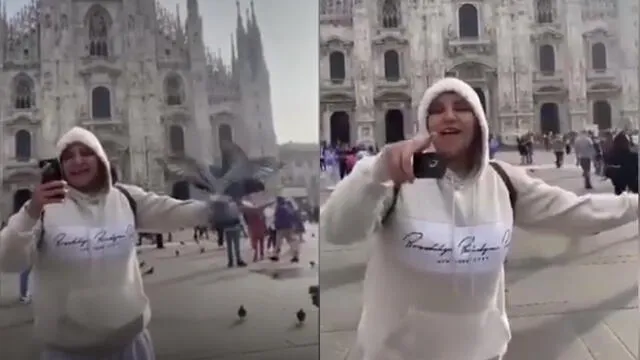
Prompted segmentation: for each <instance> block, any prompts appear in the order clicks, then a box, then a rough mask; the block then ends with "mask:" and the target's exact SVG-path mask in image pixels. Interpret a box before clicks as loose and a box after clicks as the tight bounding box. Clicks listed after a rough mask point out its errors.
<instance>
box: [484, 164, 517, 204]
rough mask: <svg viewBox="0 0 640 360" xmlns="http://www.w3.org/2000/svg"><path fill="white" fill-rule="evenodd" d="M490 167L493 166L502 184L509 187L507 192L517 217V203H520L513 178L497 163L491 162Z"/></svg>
mask: <svg viewBox="0 0 640 360" xmlns="http://www.w3.org/2000/svg"><path fill="white" fill-rule="evenodd" d="M489 165H491V167H492V168H493V170H494V171H495V172H496V173H498V176H500V178H501V179H502V182H503V183H504V185H505V186H506V187H507V191H508V192H509V202H510V203H511V211H512V212H513V215H514V216H515V213H516V201H518V192H517V191H516V188H515V187H514V186H513V183H512V182H511V178H510V177H509V175H507V173H506V172H505V171H504V169H503V168H502V166H501V165H500V164H498V163H497V162H495V161H491V162H489Z"/></svg>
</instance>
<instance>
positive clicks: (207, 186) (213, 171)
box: [158, 141, 284, 226]
mask: <svg viewBox="0 0 640 360" xmlns="http://www.w3.org/2000/svg"><path fill="white" fill-rule="evenodd" d="M220 150H221V153H222V164H221V166H219V167H218V166H213V165H210V166H207V165H205V164H203V163H202V162H200V161H198V160H196V159H193V158H188V159H186V161H184V162H182V163H181V165H176V164H170V163H167V162H165V161H164V160H163V159H158V162H159V163H160V164H161V165H162V166H163V167H164V168H165V169H166V170H168V171H169V172H172V173H174V174H176V175H178V176H179V177H181V178H182V179H183V180H185V181H187V182H189V183H191V184H192V185H193V186H195V187H196V188H198V189H200V190H203V191H205V192H207V193H209V194H210V195H212V197H211V199H212V206H213V209H214V213H215V218H214V219H211V222H212V223H213V224H214V226H215V224H226V223H232V222H234V221H235V220H236V219H238V218H239V217H240V216H241V213H240V212H239V211H238V209H237V208H236V209H235V210H234V206H232V204H233V203H235V204H240V200H241V199H242V198H243V197H244V196H247V195H250V194H253V193H257V192H261V191H264V190H265V185H264V182H265V181H266V180H267V179H268V178H270V177H271V176H273V175H274V174H275V173H277V172H278V171H279V170H280V169H281V168H282V167H283V165H284V164H283V163H281V162H279V161H278V160H277V159H275V158H273V157H262V158H257V159H249V157H248V156H247V154H246V153H245V152H244V151H243V150H242V148H240V146H238V145H237V144H235V143H234V142H232V141H223V142H221V144H220ZM269 205H271V204H263V205H262V206H261V207H267V206H269Z"/></svg>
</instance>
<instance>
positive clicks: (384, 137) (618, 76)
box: [320, 0, 640, 145]
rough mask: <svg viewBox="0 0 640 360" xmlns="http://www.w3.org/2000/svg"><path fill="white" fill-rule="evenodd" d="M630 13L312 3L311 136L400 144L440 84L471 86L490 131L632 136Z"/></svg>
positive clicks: (624, 5)
mask: <svg viewBox="0 0 640 360" xmlns="http://www.w3.org/2000/svg"><path fill="white" fill-rule="evenodd" d="M638 17H639V14H638V6H637V5H636V4H635V3H634V2H633V1H620V0H612V1H602V0H584V1H571V0H531V1H523V0H514V1H508V2H505V1H463V2H459V1H445V0H435V1H426V0H412V1H408V0H405V1H401V0H376V1H359V0H321V1H320V38H321V40H320V73H321V83H320V96H321V100H320V118H321V122H320V127H321V129H320V133H321V138H322V139H323V140H326V141H328V142H331V143H336V142H347V143H351V144H357V143H377V144H379V145H380V144H384V143H386V142H393V141H397V140H401V139H404V138H407V137H409V136H411V135H412V134H413V133H414V132H415V131H416V130H417V128H418V126H419V124H418V123H417V121H416V113H417V107H418V103H419V101H420V98H421V96H422V94H423V92H424V90H425V89H426V88H427V87H428V86H429V85H431V84H433V83H434V82H435V81H436V80H438V79H440V78H442V77H443V76H456V77H459V78H461V79H463V80H465V81H467V82H468V83H469V84H471V86H473V87H474V88H475V90H476V92H477V93H478V95H479V96H480V99H481V101H482V103H483V105H484V107H485V109H486V111H487V115H488V121H489V123H490V127H491V131H492V132H494V133H501V134H503V135H509V134H519V133H524V132H527V131H533V132H536V133H548V132H554V133H564V132H567V131H570V130H582V129H585V128H592V127H597V128H600V129H608V128H612V127H613V128H627V127H633V128H637V127H638V98H639V97H640V94H639V92H638V40H639V39H638V38H639V36H638V33H639V32H638V31H639V30H638Z"/></svg>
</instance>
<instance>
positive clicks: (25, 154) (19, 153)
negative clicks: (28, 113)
mask: <svg viewBox="0 0 640 360" xmlns="http://www.w3.org/2000/svg"><path fill="white" fill-rule="evenodd" d="M15 155H16V160H17V161H20V162H26V161H29V160H30V159H31V133H29V132H28V131H27V130H18V132H16V135H15Z"/></svg>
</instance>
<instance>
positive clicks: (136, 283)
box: [0, 127, 213, 360]
mask: <svg viewBox="0 0 640 360" xmlns="http://www.w3.org/2000/svg"><path fill="white" fill-rule="evenodd" d="M57 151H58V160H59V163H60V167H61V170H62V176H63V179H64V180H60V181H57V180H55V181H51V182H48V183H44V184H41V185H38V186H36V188H35V190H34V192H33V195H32V198H31V200H30V201H29V202H27V203H26V204H25V205H24V206H23V207H22V209H21V210H20V211H19V212H18V213H16V214H15V215H13V216H12V217H11V218H10V219H9V223H8V225H7V227H5V228H4V229H3V230H2V231H1V232H0V268H1V270H2V271H7V272H20V271H23V270H26V269H28V268H29V267H32V270H31V276H32V278H33V292H32V294H31V295H32V301H33V312H34V319H35V322H34V330H35V334H36V337H37V338H39V340H41V341H42V342H43V343H44V350H43V353H42V356H41V359H43V360H50V359H51V360H53V359H56V360H58V359H60V360H67V359H68V360H76V359H77V360H89V359H97V358H117V359H122V360H129V359H136V360H151V359H155V355H154V351H153V345H152V341H151V338H150V335H149V332H148V331H147V330H146V327H147V324H148V323H149V319H150V316H151V310H150V307H149V299H148V298H147V296H146V294H145V292H144V288H143V284H142V279H141V275H140V270H139V266H138V261H137V256H136V250H135V242H136V228H143V229H149V230H153V231H156V232H169V231H175V230H178V229H179V228H185V227H193V226H196V225H199V224H203V223H208V222H210V220H211V218H212V215H213V212H212V211H211V210H210V209H211V208H212V206H210V204H207V203H205V202H198V201H179V200H175V199H173V198H171V197H168V196H160V195H156V194H154V193H150V192H146V191H144V190H142V189H141V188H139V187H136V186H131V185H122V184H118V185H116V186H114V184H113V182H112V178H111V170H110V166H109V162H108V161H107V156H106V154H105V151H104V149H103V148H102V145H101V144H100V142H99V140H98V139H97V138H96V137H95V136H94V135H93V134H92V133H91V132H89V131H87V130H85V129H82V128H78V127H76V128H73V129H71V130H70V131H69V132H68V133H66V134H65V135H64V136H63V137H62V138H61V139H60V141H59V142H58V144H57Z"/></svg>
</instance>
